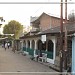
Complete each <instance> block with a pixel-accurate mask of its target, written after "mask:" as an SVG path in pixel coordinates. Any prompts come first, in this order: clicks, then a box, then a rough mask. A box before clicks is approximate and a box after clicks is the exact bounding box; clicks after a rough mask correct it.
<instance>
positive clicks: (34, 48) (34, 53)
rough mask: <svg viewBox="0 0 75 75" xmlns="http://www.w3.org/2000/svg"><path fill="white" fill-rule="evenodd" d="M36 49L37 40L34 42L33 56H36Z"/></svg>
mask: <svg viewBox="0 0 75 75" xmlns="http://www.w3.org/2000/svg"><path fill="white" fill-rule="evenodd" d="M36 49H37V40H35V48H34V56H35V55H36V54H35V52H36Z"/></svg>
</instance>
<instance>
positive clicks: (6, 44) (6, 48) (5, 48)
mask: <svg viewBox="0 0 75 75" xmlns="http://www.w3.org/2000/svg"><path fill="white" fill-rule="evenodd" d="M6 49H7V43H5V51H6Z"/></svg>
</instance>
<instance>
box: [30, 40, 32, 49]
mask: <svg viewBox="0 0 75 75" xmlns="http://www.w3.org/2000/svg"><path fill="white" fill-rule="evenodd" d="M30 49H32V40H30Z"/></svg>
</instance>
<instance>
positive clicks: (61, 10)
mask: <svg viewBox="0 0 75 75" xmlns="http://www.w3.org/2000/svg"><path fill="white" fill-rule="evenodd" d="M60 13H61V14H60V17H61V20H60V72H62V71H63V0H61V9H60ZM61 75H62V74H61Z"/></svg>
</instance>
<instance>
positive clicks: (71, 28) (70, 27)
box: [38, 23, 75, 34]
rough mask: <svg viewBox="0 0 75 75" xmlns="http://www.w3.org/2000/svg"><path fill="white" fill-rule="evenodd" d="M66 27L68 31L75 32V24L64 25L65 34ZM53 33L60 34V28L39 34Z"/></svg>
mask: <svg viewBox="0 0 75 75" xmlns="http://www.w3.org/2000/svg"><path fill="white" fill-rule="evenodd" d="M65 26H66V30H67V31H68V32H75V23H67V24H64V25H63V32H65ZM53 33H60V26H57V27H55V28H51V29H47V30H45V31H42V32H40V33H38V34H53Z"/></svg>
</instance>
